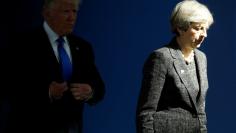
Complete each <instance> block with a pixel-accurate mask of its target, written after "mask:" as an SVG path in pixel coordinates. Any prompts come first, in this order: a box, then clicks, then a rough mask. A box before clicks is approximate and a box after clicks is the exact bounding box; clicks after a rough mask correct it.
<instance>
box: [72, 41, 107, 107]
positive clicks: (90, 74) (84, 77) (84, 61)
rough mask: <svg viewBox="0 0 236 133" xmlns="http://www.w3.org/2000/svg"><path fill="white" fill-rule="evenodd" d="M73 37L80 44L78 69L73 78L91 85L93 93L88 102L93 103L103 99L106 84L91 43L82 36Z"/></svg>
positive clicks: (77, 60)
mask: <svg viewBox="0 0 236 133" xmlns="http://www.w3.org/2000/svg"><path fill="white" fill-rule="evenodd" d="M73 39H74V40H77V41H78V42H76V43H75V44H80V45H79V48H80V51H79V52H78V53H77V54H78V55H77V56H76V57H75V58H76V59H75V64H76V65H75V66H78V69H76V71H77V72H75V75H74V76H75V77H74V79H73V80H75V82H76V81H78V82H80V83H87V84H89V85H90V86H91V88H92V92H93V95H92V97H91V98H90V99H89V100H88V101H87V103H88V104H90V105H93V104H96V103H97V102H99V101H101V100H102V99H103V97H104V94H105V85H104V82H103V80H102V78H101V76H100V73H99V71H98V69H97V67H96V64H95V56H94V52H93V49H92V46H91V45H90V43H88V42H87V41H85V40H83V39H82V38H79V40H78V38H77V39H75V38H73ZM77 63H78V64H77ZM72 82H73V81H72Z"/></svg>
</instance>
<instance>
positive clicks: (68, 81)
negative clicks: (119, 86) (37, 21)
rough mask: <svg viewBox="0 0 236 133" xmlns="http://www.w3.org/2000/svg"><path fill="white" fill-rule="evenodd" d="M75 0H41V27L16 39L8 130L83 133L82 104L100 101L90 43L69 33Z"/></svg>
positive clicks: (101, 90) (101, 88)
mask: <svg viewBox="0 0 236 133" xmlns="http://www.w3.org/2000/svg"><path fill="white" fill-rule="evenodd" d="M79 2H80V0H45V3H44V6H43V17H44V20H45V21H44V23H43V26H42V27H39V28H38V29H35V30H33V31H30V32H26V33H24V34H18V35H17V37H16V38H15V39H14V41H13V42H14V44H13V45H14V47H13V48H12V49H11V50H12V51H11V52H10V53H12V54H13V56H11V58H12V59H11V60H10V59H9V60H8V61H9V62H8V64H9V69H10V70H11V75H12V76H11V77H10V78H9V79H8V81H10V82H9V83H10V84H12V86H13V87H12V88H13V93H12V94H10V95H11V99H12V100H11V103H12V105H13V109H12V110H13V111H12V112H11V114H12V117H11V120H10V125H9V132H24V133H26V132H31V133H36V132H41V133H42V132H50V133H81V132H82V114H83V106H84V103H88V104H90V105H94V104H96V103H97V102H99V101H100V100H102V99H103V96H104V92H105V90H104V83H103V81H102V79H101V76H100V74H99V72H98V70H97V68H96V66H95V60H94V54H93V51H92V47H91V45H90V44H89V43H88V42H87V41H85V40H83V39H82V38H79V37H77V36H75V35H73V34H72V30H73V27H74V24H75V21H76V17H77V11H78V5H79ZM59 45H61V46H60V48H59ZM63 52H64V53H63ZM12 60H15V63H12Z"/></svg>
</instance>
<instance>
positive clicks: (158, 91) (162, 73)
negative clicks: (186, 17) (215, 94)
mask: <svg viewBox="0 0 236 133" xmlns="http://www.w3.org/2000/svg"><path fill="white" fill-rule="evenodd" d="M194 52H195V62H196V69H197V75H198V81H199V88H200V91H199V93H196V92H195V91H194V89H195V88H194V84H193V81H192V78H191V77H190V74H189V73H188V69H187V67H186V63H185V61H184V59H183V57H182V54H181V51H180V49H179V48H178V44H177V42H176V40H175V38H174V39H173V40H172V41H171V42H170V44H169V45H167V46H165V47H163V48H160V49H157V50H155V51H154V52H153V53H152V54H151V55H150V56H149V58H148V59H147V61H146V63H145V66H144V70H143V81H142V88H141V94H140V99H139V103H138V109H137V127H138V128H137V130H138V132H139V133H205V132H207V131H206V114H205V96H206V91H207V89H208V80H207V63H206V56H205V54H204V53H202V52H201V51H199V50H197V49H196V50H195V51H194Z"/></svg>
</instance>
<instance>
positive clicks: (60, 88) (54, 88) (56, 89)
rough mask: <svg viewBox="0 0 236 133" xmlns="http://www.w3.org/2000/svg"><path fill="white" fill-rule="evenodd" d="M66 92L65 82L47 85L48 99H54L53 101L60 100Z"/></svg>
mask: <svg viewBox="0 0 236 133" xmlns="http://www.w3.org/2000/svg"><path fill="white" fill-rule="evenodd" d="M66 90H68V87H67V83H66V82H62V83H58V82H55V81H53V82H52V83H51V84H50V85H49V94H50V97H52V98H55V99H60V98H61V97H62V96H63V93H64V92H65V91H66Z"/></svg>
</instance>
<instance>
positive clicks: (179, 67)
mask: <svg viewBox="0 0 236 133" xmlns="http://www.w3.org/2000/svg"><path fill="white" fill-rule="evenodd" d="M174 45H177V43H176V42H175V44H174ZM170 53H171V55H172V57H173V58H174V67H175V69H176V72H177V74H178V75H179V77H180V79H181V80H182V82H183V84H184V86H185V88H186V89H187V92H188V94H189V96H190V100H191V101H192V103H193V106H194V108H195V110H196V111H197V104H196V98H197V94H196V92H195V91H194V89H195V88H193V87H194V84H193V81H192V78H191V76H190V74H189V73H188V69H187V67H186V64H185V61H184V59H183V57H182V53H181V51H180V49H178V48H172V47H171V48H170Z"/></svg>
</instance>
